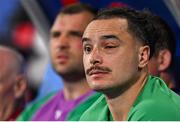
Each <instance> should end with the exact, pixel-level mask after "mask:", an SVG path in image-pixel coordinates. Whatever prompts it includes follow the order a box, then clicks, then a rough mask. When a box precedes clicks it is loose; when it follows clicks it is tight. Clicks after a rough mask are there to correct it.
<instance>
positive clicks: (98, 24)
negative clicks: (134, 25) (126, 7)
mask: <svg viewBox="0 0 180 122" xmlns="http://www.w3.org/2000/svg"><path fill="white" fill-rule="evenodd" d="M127 28H128V24H127V20H126V19H121V18H113V19H102V20H95V21H92V22H91V23H90V24H89V25H88V26H87V28H86V30H85V32H84V35H83V37H92V35H104V34H105V35H106V34H119V33H127ZM93 37H95V36H93Z"/></svg>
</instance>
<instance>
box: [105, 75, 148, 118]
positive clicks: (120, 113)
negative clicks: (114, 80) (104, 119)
mask: <svg viewBox="0 0 180 122" xmlns="http://www.w3.org/2000/svg"><path fill="white" fill-rule="evenodd" d="M147 77H148V74H147V73H144V74H143V75H141V76H140V77H139V78H138V80H137V81H136V82H135V83H134V84H133V85H132V86H131V87H130V88H129V89H127V90H126V91H125V92H123V93H122V94H120V95H119V96H117V97H114V98H110V97H107V96H106V99H107V103H108V106H109V109H110V111H111V114H112V116H113V119H114V120H115V121H126V119H127V116H128V113H129V111H130V109H131V106H132V105H133V103H134V102H135V100H136V98H137V96H138V94H139V92H140V90H141V89H142V88H143V86H144V84H145V83H146V81H147Z"/></svg>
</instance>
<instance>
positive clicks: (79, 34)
mask: <svg viewBox="0 0 180 122" xmlns="http://www.w3.org/2000/svg"><path fill="white" fill-rule="evenodd" d="M69 34H71V35H74V36H78V37H82V36H83V32H80V31H69Z"/></svg>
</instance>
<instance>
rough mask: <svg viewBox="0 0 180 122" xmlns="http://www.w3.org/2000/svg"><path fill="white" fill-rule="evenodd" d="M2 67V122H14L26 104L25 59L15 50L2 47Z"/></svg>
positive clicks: (0, 71)
mask: <svg viewBox="0 0 180 122" xmlns="http://www.w3.org/2000/svg"><path fill="white" fill-rule="evenodd" d="M0 67H1V68H0V120H1V121H2V120H7V121H10V120H11V121H13V120H15V119H16V117H17V116H18V115H19V114H20V113H21V112H22V111H23V109H24V107H25V104H26V100H25V94H26V88H27V81H26V78H25V74H24V61H23V57H22V56H21V55H20V54H19V53H18V52H17V51H15V50H14V49H11V48H9V47H6V46H2V45H1V46H0Z"/></svg>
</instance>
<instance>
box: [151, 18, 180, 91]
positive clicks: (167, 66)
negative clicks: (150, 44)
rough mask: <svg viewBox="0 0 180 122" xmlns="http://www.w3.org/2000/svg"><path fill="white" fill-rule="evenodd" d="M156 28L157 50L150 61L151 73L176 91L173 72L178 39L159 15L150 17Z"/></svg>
mask: <svg viewBox="0 0 180 122" xmlns="http://www.w3.org/2000/svg"><path fill="white" fill-rule="evenodd" d="M149 20H150V21H152V22H153V23H154V27H155V28H156V33H155V35H154V36H155V37H154V38H156V41H155V52H154V55H153V56H152V58H151V60H150V61H149V63H148V69H149V72H150V74H152V75H155V76H159V77H160V78H162V79H163V80H164V81H165V83H166V84H167V86H168V87H169V88H170V89H172V90H173V91H175V92H179V90H180V89H179V88H177V85H176V81H175V76H174V73H173V66H174V65H173V64H174V57H175V51H176V40H175V37H174V35H173V32H172V30H171V28H170V27H169V25H168V24H167V23H166V22H165V21H164V20H163V19H162V18H160V17H159V16H153V17H150V18H149ZM178 89H179V90H178Z"/></svg>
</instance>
